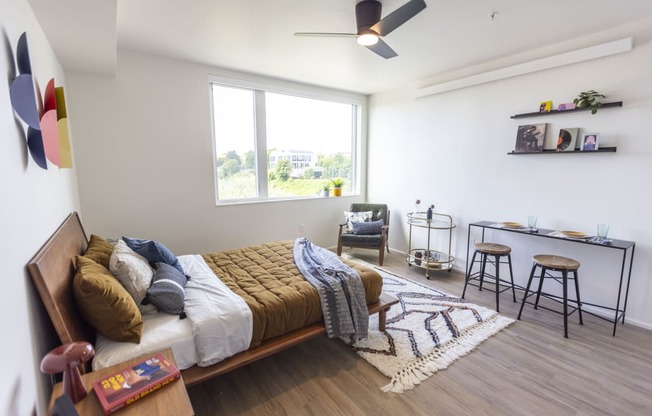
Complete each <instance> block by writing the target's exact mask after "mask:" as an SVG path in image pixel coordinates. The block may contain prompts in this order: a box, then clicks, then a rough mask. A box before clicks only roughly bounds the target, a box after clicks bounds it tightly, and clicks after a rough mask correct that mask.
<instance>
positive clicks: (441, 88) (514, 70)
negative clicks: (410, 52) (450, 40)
mask: <svg viewBox="0 0 652 416" xmlns="http://www.w3.org/2000/svg"><path fill="white" fill-rule="evenodd" d="M633 47H634V39H633V38H631V37H630V38H625V39H620V40H614V41H612V42H607V43H602V44H600V45H595V46H589V47H588V48H583V49H577V50H574V51H570V52H566V53H561V54H559V55H553V56H549V57H547V58H541V59H536V60H534V61H530V62H525V63H522V64H517V65H512V66H508V67H505V68H501V69H496V70H494V71H489V72H484V73H482V74H477V75H472V76H470V77H464V78H459V79H456V80H453V81H447V82H442V83H441V84H435V85H431V86H428V87H423V88H419V89H418V90H416V91H415V92H414V97H416V98H419V97H425V96H428V95H434V94H441V93H442V92H447V91H453V90H458V89H461V88H466V87H471V86H474V85H479V84H485V83H487V82H492V81H498V80H501V79H505V78H511V77H516V76H519V75H524V74H529V73H532V72H537V71H543V70H544V69H550V68H556V67H559V66H564V65H570V64H574V63H577V62H584V61H589V60H591V59H596V58H602V57H605V56H610V55H616V54H619V53H624V52H629V51H631V50H632V48H633Z"/></svg>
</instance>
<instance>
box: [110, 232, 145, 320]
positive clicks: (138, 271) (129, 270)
mask: <svg viewBox="0 0 652 416" xmlns="http://www.w3.org/2000/svg"><path fill="white" fill-rule="evenodd" d="M109 270H110V271H111V273H113V275H114V276H115V277H116V278H117V279H118V280H119V281H120V283H122V286H124V287H125V289H126V290H127V292H128V293H129V294H130V295H131V297H132V298H134V301H135V302H136V305H138V309H140V312H141V313H145V314H147V313H154V312H156V307H154V305H141V302H142V301H143V299H144V298H145V295H147V289H149V286H150V285H151V283H152V277H153V276H154V269H152V268H151V267H150V266H149V263H148V262H147V260H146V259H145V257H143V256H141V255H140V254H138V253H136V252H135V251H133V250H132V249H130V248H129V246H127V244H126V243H125V242H124V241H122V240H119V241H118V244H116V246H115V249H114V250H113V253H112V254H111V259H110V260H109Z"/></svg>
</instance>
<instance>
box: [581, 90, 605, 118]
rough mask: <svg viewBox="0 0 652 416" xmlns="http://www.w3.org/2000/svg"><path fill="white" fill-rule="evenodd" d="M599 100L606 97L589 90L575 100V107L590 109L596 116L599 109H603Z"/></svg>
mask: <svg viewBox="0 0 652 416" xmlns="http://www.w3.org/2000/svg"><path fill="white" fill-rule="evenodd" d="M598 98H606V97H605V96H604V95H602V94H600V93H598V92H597V91H594V90H589V91H583V92H581V93H579V95H578V96H577V98H575V99H574V100H573V102H574V103H575V105H577V107H578V108H587V107H588V108H589V109H590V110H591V114H595V113H597V112H598V109H599V108H600V107H602V103H601V102H599V101H598Z"/></svg>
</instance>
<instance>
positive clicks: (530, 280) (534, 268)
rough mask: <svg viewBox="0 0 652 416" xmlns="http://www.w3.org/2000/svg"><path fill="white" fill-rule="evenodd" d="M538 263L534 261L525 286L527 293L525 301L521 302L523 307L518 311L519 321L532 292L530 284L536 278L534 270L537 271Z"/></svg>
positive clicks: (524, 296) (524, 297)
mask: <svg viewBox="0 0 652 416" xmlns="http://www.w3.org/2000/svg"><path fill="white" fill-rule="evenodd" d="M536 268H537V264H536V263H534V264H533V265H532V271H531V272H530V278H529V279H528V280H527V286H525V294H524V295H523V302H521V308H520V309H519V311H518V317H516V319H518V320H519V321H520V320H521V314H522V313H523V306H525V301H526V300H527V298H528V296H529V295H528V294H529V293H530V286H532V280H533V279H534V272H535V271H536Z"/></svg>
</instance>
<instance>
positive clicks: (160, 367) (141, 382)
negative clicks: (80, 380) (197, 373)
mask: <svg viewBox="0 0 652 416" xmlns="http://www.w3.org/2000/svg"><path fill="white" fill-rule="evenodd" d="M179 377H181V372H180V371H179V369H178V368H177V367H176V366H175V365H174V364H172V361H170V360H168V359H167V358H165V356H164V355H163V354H162V353H158V354H154V355H152V356H151V357H148V358H147V359H145V360H143V361H141V362H140V363H138V364H136V365H134V366H133V367H126V368H124V369H122V370H120V371H119V372H117V373H114V374H111V375H110V376H107V377H104V378H102V379H100V380H97V381H95V382H94V383H93V390H95V395H96V396H97V399H98V400H99V401H100V404H101V405H102V409H104V414H105V415H108V414H111V413H113V412H115V411H117V410H120V409H122V408H123V407H126V406H129V405H130V404H132V403H134V402H136V401H137V400H140V399H142V398H143V397H146V396H148V395H150V394H152V393H154V392H155V391H157V390H159V389H161V388H163V387H164V386H167V385H168V384H170V383H172V382H173V381H174V380H177V379H178V378H179Z"/></svg>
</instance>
